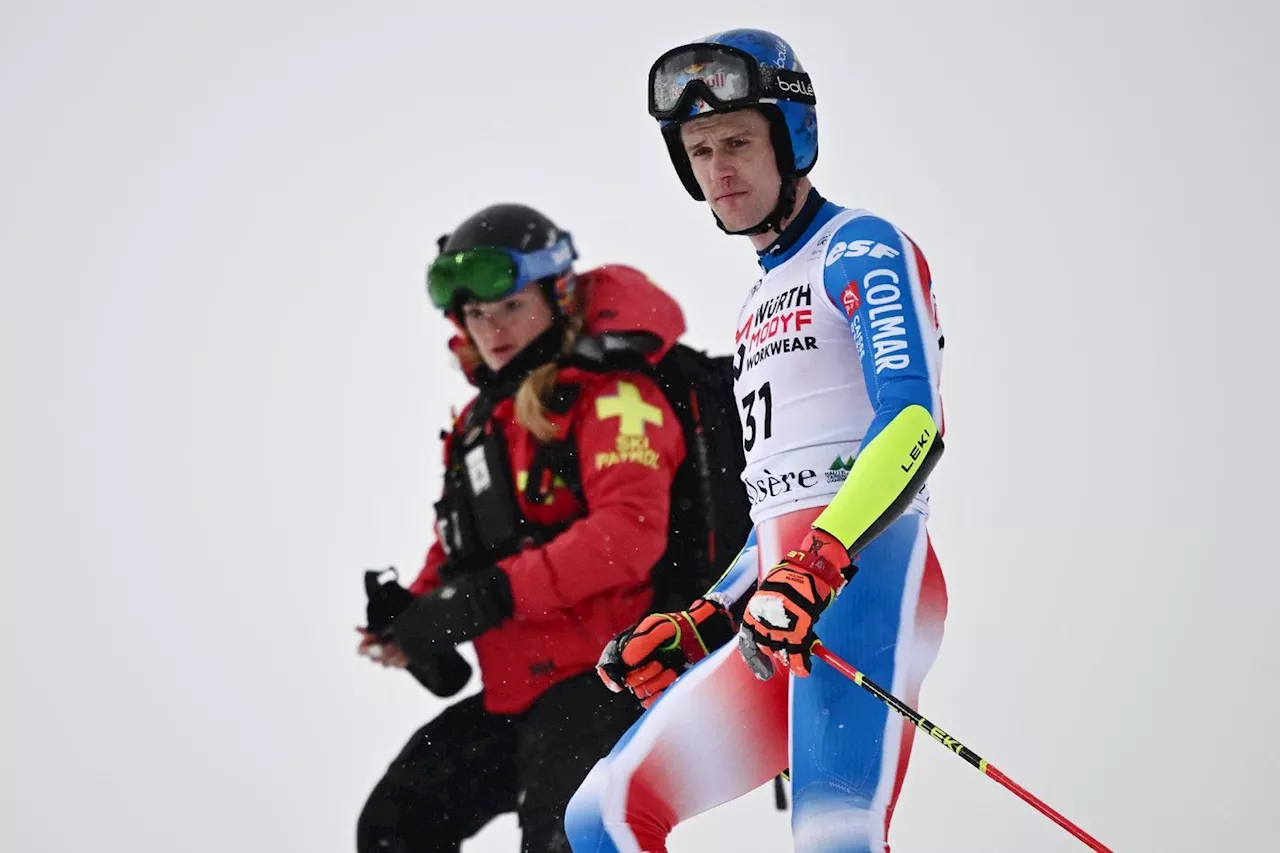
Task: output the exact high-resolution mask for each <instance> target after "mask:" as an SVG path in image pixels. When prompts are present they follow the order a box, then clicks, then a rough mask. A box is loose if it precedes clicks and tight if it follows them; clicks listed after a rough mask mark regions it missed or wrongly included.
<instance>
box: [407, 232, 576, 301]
mask: <svg viewBox="0 0 1280 853" xmlns="http://www.w3.org/2000/svg"><path fill="white" fill-rule="evenodd" d="M577 257H578V253H577V252H576V251H575V250H574V248H573V241H572V240H571V239H570V238H569V235H568V234H565V235H564V236H563V237H561V238H560V240H559V242H557V243H556V244H555V245H554V246H548V247H547V248H545V249H539V250H538V251H536V252H525V253H522V252H516V251H513V250H511V249H502V248H490V247H488V246H480V247H477V248H475V249H465V250H463V251H461V252H450V253H449V254H445V255H440V256H439V257H437V258H436V259H435V260H434V261H432V262H431V266H430V267H428V268H427V293H428V294H429V295H430V296H431V302H432V304H433V305H435V306H436V307H437V308H439V309H441V310H447V309H449V308H452V307H453V305H454V303H455V301H456V300H457V299H459V298H460V297H465V296H470V297H473V298H475V299H478V300H479V301H481V302H494V301H497V300H499V299H505V298H507V297H508V296H510V295H512V294H513V293H515V292H517V291H518V290H520V289H521V288H522V287H524V286H525V285H526V284H529V283H530V282H532V281H537V280H539V279H542V278H547V277H548V276H554V275H559V274H560V273H562V272H564V271H565V270H567V269H568V268H569V265H570V264H571V263H572V262H573V261H574V259H576V258H577Z"/></svg>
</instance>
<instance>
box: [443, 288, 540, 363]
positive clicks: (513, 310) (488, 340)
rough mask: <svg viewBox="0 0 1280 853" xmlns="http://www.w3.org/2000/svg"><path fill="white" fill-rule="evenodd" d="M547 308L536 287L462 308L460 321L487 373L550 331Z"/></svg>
mask: <svg viewBox="0 0 1280 853" xmlns="http://www.w3.org/2000/svg"><path fill="white" fill-rule="evenodd" d="M551 321H552V315H551V306H550V305H548V304H547V300H546V299H544V298H543V297H542V293H541V291H540V290H539V289H538V287H537V286H536V285H535V286H531V287H526V288H525V289H524V290H522V291H520V292H519V293H517V294H515V295H513V296H508V297H507V298H506V299H503V300H501V301H500V302H470V303H468V304H466V305H464V306H462V322H463V324H464V325H465V326H466V328H467V334H469V335H470V336H471V340H472V342H474V343H475V347H476V351H477V352H479V353H480V358H481V360H483V361H484V363H485V366H486V367H488V368H489V369H490V370H495V371H496V370H500V369H502V367H503V365H505V364H506V363H507V362H509V361H511V359H512V358H514V357H515V355H516V353H518V352H520V350H522V349H524V348H525V346H526V345H528V343H529V342H530V341H532V340H533V339H534V338H536V337H538V335H541V334H542V333H543V332H545V331H546V330H547V329H549V328H551Z"/></svg>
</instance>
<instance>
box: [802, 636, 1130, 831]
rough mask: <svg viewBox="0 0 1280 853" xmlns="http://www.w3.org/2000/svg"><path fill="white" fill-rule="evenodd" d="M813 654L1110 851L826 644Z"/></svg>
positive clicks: (1044, 812)
mask: <svg viewBox="0 0 1280 853" xmlns="http://www.w3.org/2000/svg"><path fill="white" fill-rule="evenodd" d="M813 653H814V654H815V655H817V656H818V657H820V658H822V659H823V660H824V661H826V662H827V663H828V664H829V665H831V666H833V667H835V668H836V669H837V670H839V672H840V673H841V674H842V675H844V676H846V677H847V678H849V679H850V680H852V681H853V682H854V683H855V684H857V685H858V686H859V687H861V688H862V689H864V690H866V691H867V692H868V693H870V694H871V695H872V696H874V697H876V698H877V699H879V700H880V701H881V702H883V703H885V704H886V705H888V706H889V707H890V708H892V709H893V710H895V711H897V712H898V713H899V714H901V715H902V716H904V717H906V718H907V719H908V720H910V721H911V723H912V724H913V725H914V726H916V727H917V728H919V729H920V730H921V731H923V732H925V733H926V734H928V735H929V736H930V737H932V738H933V739H934V740H936V741H937V742H938V743H940V744H942V745H943V746H945V747H946V748H947V749H949V750H951V751H952V752H954V753H955V754H956V755H958V756H960V757H961V758H963V759H964V760H965V761H967V762H969V763H970V764H972V765H973V766H974V767H976V768H978V770H980V771H981V772H983V773H985V774H986V775H988V776H990V777H991V778H992V779H994V780H995V781H997V782H999V783H1000V784H1001V785H1003V786H1004V787H1006V788H1008V789H1009V790H1010V791H1013V793H1015V794H1017V795H1018V796H1019V797H1021V798H1022V799H1023V800H1025V801H1026V802H1027V803H1029V804H1030V805H1031V807H1032V808H1033V809H1035V810H1036V811H1038V812H1040V813H1041V814H1042V815H1044V816H1045V817H1047V818H1049V819H1050V820H1052V821H1053V822H1054V823H1056V824H1057V825H1058V826H1060V827H1062V828H1063V829H1065V830H1066V831H1067V832H1069V833H1071V834H1072V835H1074V836H1075V837H1076V838H1078V839H1080V840H1081V841H1083V842H1084V843H1085V844H1087V845H1088V846H1089V848H1090V849H1091V850H1096V851H1098V853H1112V851H1111V848H1110V847H1107V846H1105V845H1104V844H1103V843H1102V842H1101V841H1099V840H1098V839H1096V838H1094V837H1093V836H1092V835H1090V834H1089V833H1087V832H1085V831H1084V830H1083V829H1081V828H1080V827H1078V826H1076V825H1075V824H1074V823H1072V822H1071V821H1069V820H1067V819H1066V818H1065V817H1063V816H1062V815H1060V814H1059V813H1058V812H1057V811H1055V810H1054V809H1053V808H1051V807H1050V806H1049V805H1048V803H1045V802H1044V801H1042V800H1041V799H1040V798H1039V797H1037V796H1036V795H1035V794H1032V793H1031V792H1030V791H1028V790H1027V789H1026V788H1023V787H1022V786H1021V785H1019V784H1018V783H1017V782H1015V781H1013V780H1012V779H1010V778H1009V777H1008V776H1006V775H1004V774H1003V773H1001V772H1000V771H999V770H997V769H996V768H995V767H993V766H992V765H990V764H988V763H987V761H986V760H985V759H984V758H982V757H981V756H979V755H978V754H977V753H976V752H974V751H973V750H971V749H969V747H967V746H965V745H964V744H962V743H961V742H960V741H958V740H956V739H955V738H953V737H952V736H951V735H949V734H947V733H946V732H944V731H943V730H942V729H940V728H938V727H937V726H935V725H934V724H933V723H931V722H929V721H928V720H926V719H925V718H924V717H922V716H921V715H920V714H919V713H917V712H916V711H914V710H913V709H912V708H911V706H909V705H907V704H906V703H905V702H903V701H902V700H900V699H899V698H898V697H896V696H894V695H893V694H892V693H890V692H888V691H887V690H885V689H884V688H883V687H881V686H880V685H878V684H876V683H875V682H874V681H872V680H871V679H870V678H867V677H866V676H865V675H863V674H862V673H861V672H859V671H858V670H857V669H855V668H854V667H852V666H850V665H849V664H847V663H845V662H844V661H843V660H841V659H840V657H839V656H837V655H836V654H835V653H834V652H832V651H831V650H830V649H828V648H827V647H826V646H824V645H822V643H816V644H814V647H813Z"/></svg>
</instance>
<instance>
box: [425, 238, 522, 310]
mask: <svg viewBox="0 0 1280 853" xmlns="http://www.w3.org/2000/svg"><path fill="white" fill-rule="evenodd" d="M518 278H519V276H518V271H517V269H516V262H515V260H514V259H513V258H512V257H511V256H510V255H508V254H507V253H506V252H502V251H498V250H495V249H470V250H468V251H465V252H456V253H454V254H451V255H441V256H440V257H438V258H436V259H435V261H434V262H432V264H431V267H430V268H429V269H428V270H427V292H428V293H429V294H430V295H431V302H432V304H434V305H435V306H436V307H437V308H441V309H444V308H448V307H450V306H451V305H453V302H454V300H455V299H457V298H458V295H459V294H467V295H470V296H473V297H475V298H476V299H479V300H480V301H482V302H491V301H493V300H495V299H501V298H503V297H505V296H508V295H510V294H511V293H512V292H514V291H515V289H516V284H517V281H518Z"/></svg>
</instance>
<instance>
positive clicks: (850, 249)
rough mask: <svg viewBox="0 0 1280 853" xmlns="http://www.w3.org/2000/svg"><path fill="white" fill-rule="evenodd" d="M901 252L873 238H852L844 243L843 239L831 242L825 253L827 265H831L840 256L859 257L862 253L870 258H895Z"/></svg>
mask: <svg viewBox="0 0 1280 853" xmlns="http://www.w3.org/2000/svg"><path fill="white" fill-rule="evenodd" d="M900 254H902V253H901V252H899V251H898V250H897V249H894V248H892V247H890V246H886V245H885V244H884V243H877V242H876V241H875V240H854V241H853V242H852V243H846V242H844V241H843V240H841V241H839V242H837V243H835V244H833V245H832V246H831V251H830V252H828V253H827V266H831V265H832V264H834V263H835V262H836V261H838V260H840V259H841V258H861V257H862V256H863V255H866V256H868V257H872V258H896V257H898V255H900Z"/></svg>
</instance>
